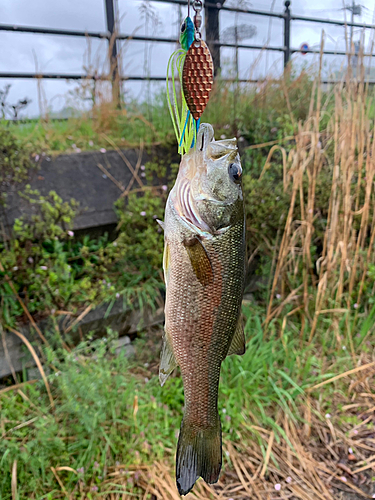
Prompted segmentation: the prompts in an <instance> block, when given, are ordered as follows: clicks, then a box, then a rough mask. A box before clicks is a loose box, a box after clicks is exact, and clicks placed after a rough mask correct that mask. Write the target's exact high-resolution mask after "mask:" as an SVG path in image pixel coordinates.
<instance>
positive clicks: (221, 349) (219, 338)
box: [159, 124, 245, 495]
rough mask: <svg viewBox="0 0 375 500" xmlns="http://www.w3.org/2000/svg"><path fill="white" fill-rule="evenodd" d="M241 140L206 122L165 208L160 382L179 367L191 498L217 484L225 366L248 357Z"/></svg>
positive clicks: (180, 477)
mask: <svg viewBox="0 0 375 500" xmlns="http://www.w3.org/2000/svg"><path fill="white" fill-rule="evenodd" d="M241 174H242V169H241V163H240V158H239V154H238V150H237V143H236V139H229V140H222V141H215V140H214V131H213V128H212V127H211V125H208V124H202V125H201V126H200V128H199V132H198V135H197V145H196V148H195V149H191V150H190V152H189V153H187V154H186V155H184V156H183V158H182V161H181V164H180V168H179V173H178V176H177V179H176V183H175V185H174V187H173V189H172V190H171V192H170V194H169V197H168V201H167V205H166V209H165V220H164V223H161V224H162V226H163V228H164V238H165V248H164V258H163V269H164V277H165V282H166V289H167V293H166V304H165V335H164V340H163V349H162V356H161V363H160V371H159V378H160V383H161V385H163V384H164V382H165V381H166V379H167V378H168V376H169V375H170V373H171V372H172V371H173V370H174V368H176V366H177V365H178V366H180V369H181V374H182V379H183V384H184V393H185V411H184V417H183V420H182V424H181V429H180V435H179V439H178V445H177V455H176V482H177V487H178V491H179V493H180V494H181V495H186V494H187V493H188V492H189V491H190V490H191V489H192V487H193V486H194V483H195V481H196V480H197V479H198V478H199V477H200V476H201V477H202V478H203V479H204V480H205V481H206V482H207V483H215V482H216V481H217V480H218V478H219V474H220V470H221V462H222V450H221V423H220V417H219V414H218V407H217V398H218V386H219V377H220V368H221V363H222V362H223V361H224V359H225V357H226V356H227V355H229V354H243V353H244V352H245V337H244V331H243V325H242V320H241V301H242V294H243V287H244V279H245V220H244V219H245V218H244V202H243V195H242V188H241Z"/></svg>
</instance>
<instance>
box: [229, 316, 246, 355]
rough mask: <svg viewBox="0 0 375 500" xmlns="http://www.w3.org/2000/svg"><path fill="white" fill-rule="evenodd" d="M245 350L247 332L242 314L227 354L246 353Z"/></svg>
mask: <svg viewBox="0 0 375 500" xmlns="http://www.w3.org/2000/svg"><path fill="white" fill-rule="evenodd" d="M245 350H246V348H245V332H244V329H243V321H242V315H240V317H239V318H238V322H237V326H236V331H235V332H234V335H233V338H232V342H231V344H230V346H229V350H228V354H227V356H230V355H231V354H239V355H240V356H241V355H242V354H245Z"/></svg>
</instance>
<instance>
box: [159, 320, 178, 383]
mask: <svg viewBox="0 0 375 500" xmlns="http://www.w3.org/2000/svg"><path fill="white" fill-rule="evenodd" d="M175 368H177V361H176V358H175V357H174V354H173V350H172V346H171V343H170V340H169V338H168V334H167V331H166V330H165V333H164V337H163V348H162V350H161V359H160V368H159V381H160V385H161V386H163V385H164V384H165V381H166V380H167V378H168V377H169V375H170V374H171V373H172V372H173V370H174V369H175Z"/></svg>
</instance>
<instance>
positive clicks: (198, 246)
mask: <svg viewBox="0 0 375 500" xmlns="http://www.w3.org/2000/svg"><path fill="white" fill-rule="evenodd" d="M183 243H184V246H185V248H186V251H187V253H188V255H189V258H190V262H191V265H192V267H193V271H194V274H195V275H196V277H197V278H198V280H199V282H200V283H201V284H202V285H203V286H206V285H209V284H210V283H212V282H213V280H214V271H213V268H212V264H211V261H210V258H209V256H208V254H207V251H206V249H205V247H204V245H203V243H202V242H201V241H200V239H199V238H198V237H197V236H193V237H192V238H189V239H185V240H184V242H183Z"/></svg>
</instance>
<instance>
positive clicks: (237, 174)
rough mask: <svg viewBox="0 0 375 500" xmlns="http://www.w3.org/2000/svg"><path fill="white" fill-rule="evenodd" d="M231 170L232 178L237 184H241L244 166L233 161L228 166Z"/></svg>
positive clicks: (230, 175)
mask: <svg viewBox="0 0 375 500" xmlns="http://www.w3.org/2000/svg"><path fill="white" fill-rule="evenodd" d="M228 171H229V177H230V178H231V179H232V181H233V182H235V183H236V184H239V183H240V182H241V177H242V168H241V165H238V164H237V163H231V164H230V165H229V167H228Z"/></svg>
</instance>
